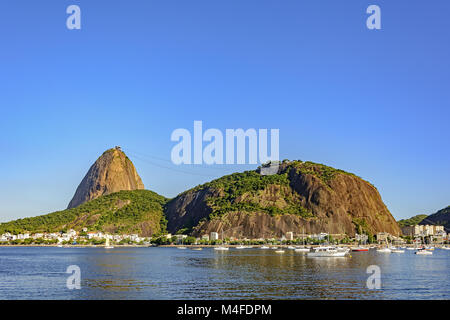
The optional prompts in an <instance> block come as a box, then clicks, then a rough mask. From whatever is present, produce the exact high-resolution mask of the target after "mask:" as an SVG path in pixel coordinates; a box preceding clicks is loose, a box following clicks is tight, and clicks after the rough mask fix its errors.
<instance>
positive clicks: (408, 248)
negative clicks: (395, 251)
mask: <svg viewBox="0 0 450 320" xmlns="http://www.w3.org/2000/svg"><path fill="white" fill-rule="evenodd" d="M406 250H417V249H416V248H414V247H407V248H406Z"/></svg>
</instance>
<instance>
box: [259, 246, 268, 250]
mask: <svg viewBox="0 0 450 320" xmlns="http://www.w3.org/2000/svg"><path fill="white" fill-rule="evenodd" d="M260 249H263V250H267V249H270V248H269V247H268V246H262V247H260Z"/></svg>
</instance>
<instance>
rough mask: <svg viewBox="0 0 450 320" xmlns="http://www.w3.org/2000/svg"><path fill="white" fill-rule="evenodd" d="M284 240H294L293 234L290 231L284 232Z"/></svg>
mask: <svg viewBox="0 0 450 320" xmlns="http://www.w3.org/2000/svg"><path fill="white" fill-rule="evenodd" d="M285 237H286V240H289V241H292V240H294V233H293V232H292V231H289V232H286V236H285Z"/></svg>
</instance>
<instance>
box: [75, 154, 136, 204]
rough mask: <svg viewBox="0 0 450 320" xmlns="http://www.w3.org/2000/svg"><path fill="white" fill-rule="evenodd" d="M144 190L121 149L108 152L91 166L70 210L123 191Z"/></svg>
mask: <svg viewBox="0 0 450 320" xmlns="http://www.w3.org/2000/svg"><path fill="white" fill-rule="evenodd" d="M137 189H144V184H143V183H142V180H141V178H140V177H139V175H138V173H137V171H136V168H135V167H134V165H133V163H132V162H131V160H130V159H129V158H128V157H127V156H126V155H125V153H124V152H123V151H122V149H121V148H120V147H115V148H112V149H109V150H106V151H105V152H104V153H103V154H102V155H101V156H100V157H99V158H98V159H97V161H95V163H94V164H93V165H92V166H91V168H90V169H89V171H88V172H87V174H86V176H85V177H84V178H83V180H82V181H81V183H80V185H79V186H78V188H77V190H76V192H75V195H74V196H73V198H72V200H71V201H70V203H69V206H68V209H70V208H75V207H77V206H79V205H80V204H82V203H85V202H87V201H90V200H93V199H96V198H98V197H100V196H102V195H107V194H110V193H114V192H118V191H121V190H137Z"/></svg>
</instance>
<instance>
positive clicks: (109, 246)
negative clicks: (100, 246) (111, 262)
mask: <svg viewBox="0 0 450 320" xmlns="http://www.w3.org/2000/svg"><path fill="white" fill-rule="evenodd" d="M105 249H114V247H113V246H111V245H110V244H109V238H106V242H105Z"/></svg>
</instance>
